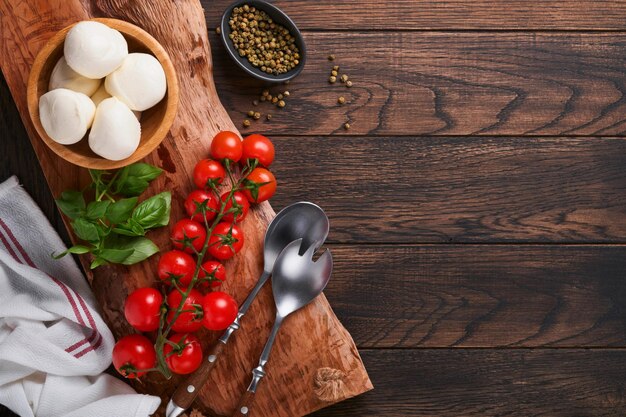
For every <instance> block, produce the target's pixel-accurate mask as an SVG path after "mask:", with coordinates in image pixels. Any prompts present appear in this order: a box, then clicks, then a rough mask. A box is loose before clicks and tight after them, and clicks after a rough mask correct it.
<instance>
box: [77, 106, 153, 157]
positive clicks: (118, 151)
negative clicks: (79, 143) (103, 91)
mask: <svg viewBox="0 0 626 417" xmlns="http://www.w3.org/2000/svg"><path fill="white" fill-rule="evenodd" d="M140 139H141V125H140V124H139V121H138V120H137V118H136V117H135V115H134V114H133V112H132V111H131V110H130V109H129V108H128V106H127V105H126V104H124V103H122V102H121V101H119V100H118V99H117V98H115V97H111V98H106V99H104V100H102V101H101V102H100V104H98V108H97V109H96V117H95V118H94V120H93V125H92V127H91V132H89V147H90V148H91V150H92V151H94V152H95V153H96V154H97V155H100V156H101V157H103V158H106V159H110V160H111V161H119V160H122V159H126V158H128V157H129V156H131V155H132V154H133V153H134V152H135V151H136V150H137V147H138V146H139V140H140Z"/></svg>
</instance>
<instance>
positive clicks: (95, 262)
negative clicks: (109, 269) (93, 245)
mask: <svg viewBox="0 0 626 417" xmlns="http://www.w3.org/2000/svg"><path fill="white" fill-rule="evenodd" d="M106 263H107V261H106V260H104V259H103V258H100V257H97V258H96V259H94V260H93V262H92V263H91V265H89V269H96V268H97V267H99V266H100V265H104V264H106Z"/></svg>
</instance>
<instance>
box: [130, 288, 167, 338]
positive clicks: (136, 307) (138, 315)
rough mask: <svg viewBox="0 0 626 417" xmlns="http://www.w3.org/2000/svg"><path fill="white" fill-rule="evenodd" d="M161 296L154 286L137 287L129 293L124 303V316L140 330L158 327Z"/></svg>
mask: <svg viewBox="0 0 626 417" xmlns="http://www.w3.org/2000/svg"><path fill="white" fill-rule="evenodd" d="M161 303H163V296H162V295H161V293H160V292H158V291H157V290H155V289H154V288H150V287H146V288H139V289H136V290H135V291H133V292H132V293H130V295H129V296H128V298H126V303H125V304H124V317H126V321H128V323H130V325H131V326H133V327H134V328H135V329H137V330H139V331H140V332H151V331H153V330H156V329H158V328H159V318H160V313H161Z"/></svg>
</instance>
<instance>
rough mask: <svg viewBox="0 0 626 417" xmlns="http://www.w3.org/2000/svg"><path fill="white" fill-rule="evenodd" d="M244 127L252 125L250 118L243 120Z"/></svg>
mask: <svg viewBox="0 0 626 417" xmlns="http://www.w3.org/2000/svg"><path fill="white" fill-rule="evenodd" d="M243 127H250V120H248V119H245V120H244V121H243Z"/></svg>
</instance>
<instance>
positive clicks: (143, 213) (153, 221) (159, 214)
mask: <svg viewBox="0 0 626 417" xmlns="http://www.w3.org/2000/svg"><path fill="white" fill-rule="evenodd" d="M171 203H172V195H171V194H170V192H169V191H166V192H163V193H160V194H157V195H155V196H152V197H150V198H149V199H147V200H145V201H143V202H142V203H141V204H139V205H138V206H137V207H136V208H135V210H134V211H133V215H132V219H133V220H135V221H137V222H138V223H139V224H140V225H141V226H143V228H145V229H151V228H154V227H160V226H166V225H167V224H168V223H169V222H170V208H171Z"/></svg>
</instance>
